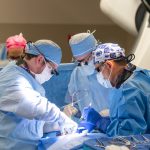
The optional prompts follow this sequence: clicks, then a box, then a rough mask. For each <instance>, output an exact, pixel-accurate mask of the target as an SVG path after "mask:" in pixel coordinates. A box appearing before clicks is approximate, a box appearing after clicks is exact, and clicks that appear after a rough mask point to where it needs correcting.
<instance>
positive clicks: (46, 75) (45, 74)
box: [35, 65, 53, 84]
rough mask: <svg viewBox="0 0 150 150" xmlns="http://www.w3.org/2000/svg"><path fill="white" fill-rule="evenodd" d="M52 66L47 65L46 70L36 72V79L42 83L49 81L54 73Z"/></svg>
mask: <svg viewBox="0 0 150 150" xmlns="http://www.w3.org/2000/svg"><path fill="white" fill-rule="evenodd" d="M51 72H52V68H50V67H48V65H46V66H45V68H44V70H43V71H42V72H41V73H40V74H35V79H36V80H37V81H38V82H39V83H40V84H43V83H44V82H46V81H48V80H49V79H50V78H51V77H52V76H53V75H52V74H51Z"/></svg>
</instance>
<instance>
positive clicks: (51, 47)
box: [26, 40, 62, 65]
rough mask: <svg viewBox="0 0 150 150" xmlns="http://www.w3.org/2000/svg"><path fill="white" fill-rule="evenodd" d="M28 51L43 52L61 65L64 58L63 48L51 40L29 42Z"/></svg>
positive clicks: (31, 52) (30, 52) (50, 59)
mask: <svg viewBox="0 0 150 150" xmlns="http://www.w3.org/2000/svg"><path fill="white" fill-rule="evenodd" d="M26 53H28V54H33V55H39V54H42V55H43V56H44V57H45V59H46V60H48V61H51V62H53V63H55V64H56V65H59V64H60V62H61V58H62V52H61V48H60V47H59V46H58V45H57V44H56V43H54V42H53V41H51V40H38V41H36V42H35V43H28V44H27V48H26Z"/></svg>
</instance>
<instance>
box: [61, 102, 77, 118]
mask: <svg viewBox="0 0 150 150" xmlns="http://www.w3.org/2000/svg"><path fill="white" fill-rule="evenodd" d="M63 112H64V113H65V114H66V115H67V116H68V117H70V118H71V117H72V116H73V115H75V114H76V113H77V112H78V110H77V108H75V107H74V106H72V105H71V104H69V105H66V106H65V108H64V110H63Z"/></svg>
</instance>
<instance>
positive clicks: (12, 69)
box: [0, 40, 77, 150]
mask: <svg viewBox="0 0 150 150" xmlns="http://www.w3.org/2000/svg"><path fill="white" fill-rule="evenodd" d="M25 52H26V53H25V57H24V59H23V63H22V64H20V65H18V63H17V62H16V63H15V62H14V61H13V62H10V63H9V64H8V65H7V66H6V67H4V68H3V69H2V70H1V71H0V79H1V80H0V91H1V92H0V149H3V150H36V149H37V148H38V145H39V144H40V141H42V137H43V135H45V134H46V133H50V132H54V131H57V133H58V132H59V133H65V134H66V133H72V132H75V131H76V128H77V124H76V123H75V122H74V121H72V120H71V119H70V118H68V117H67V116H66V115H65V114H64V113H63V112H61V111H60V110H59V108H58V107H56V106H55V104H52V103H50V102H49V101H48V99H47V98H46V97H45V91H44V88H43V87H42V86H41V84H43V83H44V82H46V81H48V80H49V79H50V78H51V77H52V75H54V74H56V69H57V67H58V65H59V63H60V61H61V56H62V54H61V48H60V47H59V46H58V45H57V44H56V43H54V42H52V41H51V40H39V41H37V42H35V43H31V42H29V43H28V44H27V46H26V49H25ZM49 142H50V141H49Z"/></svg>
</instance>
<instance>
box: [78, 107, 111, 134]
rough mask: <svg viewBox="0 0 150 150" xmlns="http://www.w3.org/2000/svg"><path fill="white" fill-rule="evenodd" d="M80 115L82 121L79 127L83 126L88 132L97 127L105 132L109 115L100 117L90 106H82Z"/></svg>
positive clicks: (108, 122)
mask: <svg viewBox="0 0 150 150" xmlns="http://www.w3.org/2000/svg"><path fill="white" fill-rule="evenodd" d="M82 117H83V119H84V121H81V123H80V124H79V127H81V126H83V127H84V128H86V129H87V130H88V131H89V132H90V131H92V130H93V129H95V128H97V129H99V130H101V131H102V132H104V133H105V132H106V129H107V127H108V125H109V124H110V118H109V117H102V116H101V115H100V114H99V113H98V112H97V111H95V110H94V109H93V108H91V107H90V106H89V107H86V108H84V110H83V113H82Z"/></svg>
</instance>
